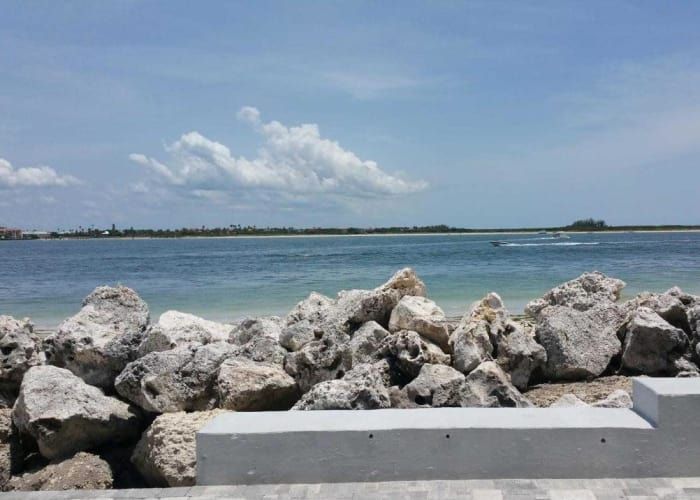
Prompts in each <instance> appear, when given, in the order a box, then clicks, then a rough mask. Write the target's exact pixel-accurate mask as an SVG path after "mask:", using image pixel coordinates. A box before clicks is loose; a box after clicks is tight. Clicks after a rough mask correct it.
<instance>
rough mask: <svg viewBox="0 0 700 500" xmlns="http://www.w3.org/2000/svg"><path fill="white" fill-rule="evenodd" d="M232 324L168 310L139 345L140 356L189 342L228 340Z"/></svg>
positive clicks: (151, 327) (203, 342) (206, 342)
mask: <svg viewBox="0 0 700 500" xmlns="http://www.w3.org/2000/svg"><path fill="white" fill-rule="evenodd" d="M232 328H233V327H232V326H231V325H227V324H223V323H216V322H214V321H208V320H206V319H203V318H200V317H198V316H194V315H193V314H187V313H183V312H180V311H166V312H164V313H163V314H161V315H160V318H159V319H158V323H156V324H155V325H151V326H150V327H149V328H148V330H146V333H145V334H144V338H143V340H142V341H141V344H140V345H139V356H145V355H146V354H148V353H149V352H156V351H167V350H170V349H174V348H175V347H181V346H184V345H188V344H193V343H197V344H209V343H212V342H222V341H226V340H228V337H229V332H230V331H231V329H232Z"/></svg>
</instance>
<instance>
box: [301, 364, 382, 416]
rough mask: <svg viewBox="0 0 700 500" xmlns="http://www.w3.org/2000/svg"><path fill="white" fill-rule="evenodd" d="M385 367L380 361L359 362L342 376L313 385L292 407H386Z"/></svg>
mask: <svg viewBox="0 0 700 500" xmlns="http://www.w3.org/2000/svg"><path fill="white" fill-rule="evenodd" d="M388 372H389V367H388V365H387V364H386V362H384V361H380V362H378V363H375V364H361V365H358V366H356V367H355V368H353V369H352V370H350V371H349V372H347V373H346V374H345V376H344V377H343V378H342V379H338V380H328V381H325V382H320V383H318V384H316V385H315V386H313V387H312V388H311V390H310V391H309V392H307V393H306V394H304V396H303V397H302V398H301V399H300V400H299V402H297V404H295V405H294V407H293V408H292V410H376V409H379V408H390V407H391V399H390V397H389V390H388V388H387V383H388V378H389V373H388Z"/></svg>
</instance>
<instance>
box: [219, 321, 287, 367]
mask: <svg viewBox="0 0 700 500" xmlns="http://www.w3.org/2000/svg"><path fill="white" fill-rule="evenodd" d="M282 327H283V321H282V319H281V318H278V317H277V316H270V317H260V318H247V319H244V320H243V321H242V322H241V323H240V324H238V325H237V326H236V327H235V328H234V329H233V330H232V331H231V334H230V336H229V342H230V343H231V344H233V345H235V346H238V347H237V349H236V354H237V356H240V357H244V358H248V359H250V360H252V361H258V362H261V363H275V364H278V365H282V364H284V357H285V355H286V354H287V351H286V350H285V349H284V348H283V347H282V346H281V345H280V335H281V333H282Z"/></svg>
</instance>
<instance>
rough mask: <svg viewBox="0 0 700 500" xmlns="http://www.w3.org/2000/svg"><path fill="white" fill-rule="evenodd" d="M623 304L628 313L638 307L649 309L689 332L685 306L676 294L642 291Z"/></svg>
mask: <svg viewBox="0 0 700 500" xmlns="http://www.w3.org/2000/svg"><path fill="white" fill-rule="evenodd" d="M625 306H626V307H627V309H628V310H629V311H630V313H632V312H634V311H635V310H637V309H639V308H640V307H646V308H648V309H651V310H652V311H654V312H655V313H656V314H658V315H659V316H661V317H662V318H663V319H664V320H666V321H667V322H668V323H670V324H671V325H673V326H675V327H676V328H680V329H681V330H683V331H684V332H686V333H688V334H690V333H691V329H690V325H689V322H688V315H687V313H686V306H685V304H683V302H681V300H680V298H678V297H677V296H674V295H671V294H669V293H663V294H658V293H649V292H643V293H641V294H639V295H637V296H636V297H635V298H634V299H632V300H630V301H628V302H627V303H625Z"/></svg>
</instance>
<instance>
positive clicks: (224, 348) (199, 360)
mask: <svg viewBox="0 0 700 500" xmlns="http://www.w3.org/2000/svg"><path fill="white" fill-rule="evenodd" d="M236 355H237V348H236V346H233V345H231V344H229V343H227V342H214V343H212V344H206V345H198V344H192V345H186V346H183V347H178V348H175V349H171V350H169V351H160V352H152V353H150V354H147V355H146V356H144V357H142V358H139V359H137V360H136V361H133V362H131V363H129V364H128V365H127V366H126V368H124V371H123V372H122V373H121V374H120V375H119V376H118V377H117V379H116V381H115V388H116V390H117V392H118V393H119V395H120V396H122V397H123V398H125V399H127V400H129V401H131V402H132V403H135V404H136V405H138V406H140V407H141V408H143V409H144V410H146V411H149V412H154V413H166V412H177V411H182V410H192V411H202V410H210V409H212V408H214V407H215V406H216V403H217V394H216V389H215V384H216V376H217V373H218V371H219V366H220V365H221V363H222V362H223V361H224V360H225V359H226V358H230V357H233V356H236Z"/></svg>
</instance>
